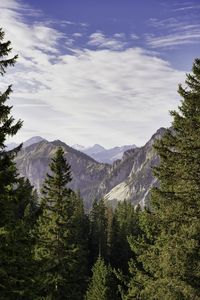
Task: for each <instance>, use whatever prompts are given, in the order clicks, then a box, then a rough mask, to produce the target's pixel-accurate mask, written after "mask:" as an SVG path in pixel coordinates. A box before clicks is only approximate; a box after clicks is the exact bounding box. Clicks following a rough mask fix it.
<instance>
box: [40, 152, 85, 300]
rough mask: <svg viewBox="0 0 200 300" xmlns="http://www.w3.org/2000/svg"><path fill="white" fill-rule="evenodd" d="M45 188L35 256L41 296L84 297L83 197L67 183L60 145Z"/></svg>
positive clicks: (66, 164)
mask: <svg viewBox="0 0 200 300" xmlns="http://www.w3.org/2000/svg"><path fill="white" fill-rule="evenodd" d="M50 170H51V174H47V177H46V180H45V182H44V187H43V190H42V194H43V198H42V203H41V205H42V214H41V216H40V217H39V221H38V229H37V230H38V242H37V245H36V249H35V258H36V261H37V262H38V264H39V270H38V278H37V282H38V297H39V299H52V300H53V299H56V300H59V299H62V300H64V299H71V300H78V299H82V293H83V290H84V285H85V279H86V277H85V276H86V249H85V241H84V236H83V222H84V210H83V204H82V201H81V199H80V198H79V197H78V196H77V195H76V194H75V193H74V192H72V190H71V189H69V188H68V187H67V184H68V183H69V182H70V181H71V179H72V178H71V170H70V166H69V165H68V163H67V162H66V159H65V158H64V151H63V149H62V148H58V150H57V151H56V153H55V156H54V157H53V159H52V162H51V164H50Z"/></svg>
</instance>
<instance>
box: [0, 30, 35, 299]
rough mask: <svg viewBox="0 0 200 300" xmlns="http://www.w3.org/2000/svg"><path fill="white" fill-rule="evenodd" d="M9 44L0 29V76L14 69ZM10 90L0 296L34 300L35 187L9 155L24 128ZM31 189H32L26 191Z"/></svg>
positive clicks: (1, 138) (2, 105)
mask: <svg viewBox="0 0 200 300" xmlns="http://www.w3.org/2000/svg"><path fill="white" fill-rule="evenodd" d="M11 50H12V48H11V43H10V41H7V42H4V32H3V31H2V29H0V74H1V75H2V76H3V75H4V74H5V73H6V68H7V67H9V66H13V65H14V64H15V61H16V59H17V56H14V57H10V54H11ZM11 92H12V89H11V86H9V87H8V88H7V89H6V91H4V92H3V93H0V296H1V299H10V300H12V299H32V296H33V295H32V292H31V289H32V286H33V281H32V277H33V261H32V258H31V250H32V248H31V247H32V245H31V238H30V227H29V226H27V225H28V223H27V222H26V220H27V217H28V215H29V216H30V214H29V213H28V211H27V206H28V205H30V204H31V202H32V200H33V198H32V187H31V186H30V184H29V183H28V182H27V181H26V180H24V179H23V178H19V176H18V173H17V170H16V166H15V163H14V161H13V159H14V156H15V154H16V152H17V151H18V150H19V148H20V147H18V148H17V149H14V150H13V151H9V152H7V151H6V146H5V142H6V139H7V138H8V137H10V136H13V135H15V134H16V133H17V132H18V130H19V129H20V128H21V126H22V122H21V121H20V120H19V121H17V122H15V120H14V118H13V117H12V116H11V109H12V106H9V105H7V104H6V102H7V101H8V100H9V96H10V94H11ZM27 187H29V188H27Z"/></svg>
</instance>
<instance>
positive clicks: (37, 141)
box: [6, 136, 46, 151]
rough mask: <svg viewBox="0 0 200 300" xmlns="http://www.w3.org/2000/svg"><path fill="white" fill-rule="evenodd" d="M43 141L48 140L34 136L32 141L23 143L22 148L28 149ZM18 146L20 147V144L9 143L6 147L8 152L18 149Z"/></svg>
mask: <svg viewBox="0 0 200 300" xmlns="http://www.w3.org/2000/svg"><path fill="white" fill-rule="evenodd" d="M41 141H46V140H45V139H44V138H42V137H41V136H33V137H32V138H30V139H28V140H26V141H25V142H23V145H22V147H23V148H26V147H28V146H30V145H32V144H36V143H39V142H41ZM17 146H19V144H17V143H9V144H7V145H6V150H7V151H10V150H12V149H14V148H16V147H17Z"/></svg>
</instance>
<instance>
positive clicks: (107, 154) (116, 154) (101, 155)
mask: <svg viewBox="0 0 200 300" xmlns="http://www.w3.org/2000/svg"><path fill="white" fill-rule="evenodd" d="M132 148H136V146H135V145H126V146H122V147H114V148H111V149H104V150H102V151H99V152H97V153H89V152H88V151H87V150H84V153H86V154H88V155H90V156H91V157H92V158H94V159H95V160H97V161H98V162H103V163H108V164H112V163H113V162H114V161H116V160H117V159H121V158H122V156H123V154H124V152H125V151H127V150H129V149H132Z"/></svg>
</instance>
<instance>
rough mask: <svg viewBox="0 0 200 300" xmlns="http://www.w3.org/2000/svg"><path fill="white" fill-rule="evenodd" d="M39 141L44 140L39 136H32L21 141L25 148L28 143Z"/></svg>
mask: <svg viewBox="0 0 200 300" xmlns="http://www.w3.org/2000/svg"><path fill="white" fill-rule="evenodd" d="M41 141H46V140H45V139H44V138H42V137H41V136H33V137H32V138H30V139H28V140H27V141H25V142H23V148H26V147H28V146H30V145H33V144H37V143H39V142H41Z"/></svg>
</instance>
